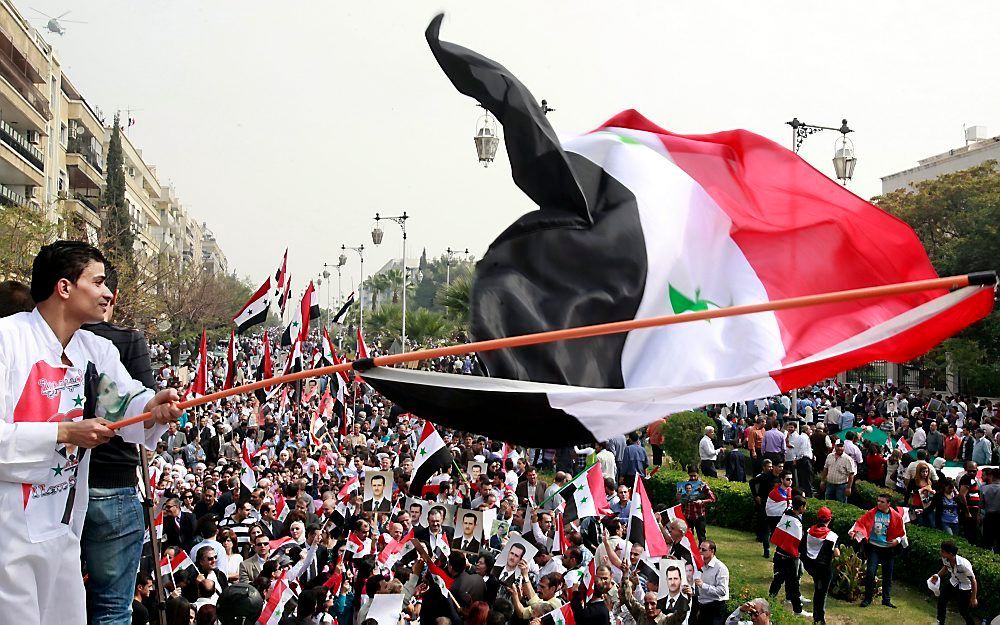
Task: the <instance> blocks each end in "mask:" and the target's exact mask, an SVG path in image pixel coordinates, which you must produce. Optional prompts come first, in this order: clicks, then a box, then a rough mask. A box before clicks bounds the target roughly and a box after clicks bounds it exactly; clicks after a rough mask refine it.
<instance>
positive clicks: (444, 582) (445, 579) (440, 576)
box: [427, 562, 455, 597]
mask: <svg viewBox="0 0 1000 625" xmlns="http://www.w3.org/2000/svg"><path fill="white" fill-rule="evenodd" d="M427 570H428V571H429V572H430V574H431V579H432V580H434V583H435V584H437V586H438V588H440V589H441V594H443V595H444V596H445V597H447V596H448V595H449V594H450V593H451V590H450V589H451V585H452V584H454V583H455V580H454V579H452V578H451V577H450V576H449V575H448V574H447V573H446V572H445V570H444V569H442V568H441V567H440V566H438V565H437V564H434V563H433V562H428V563H427Z"/></svg>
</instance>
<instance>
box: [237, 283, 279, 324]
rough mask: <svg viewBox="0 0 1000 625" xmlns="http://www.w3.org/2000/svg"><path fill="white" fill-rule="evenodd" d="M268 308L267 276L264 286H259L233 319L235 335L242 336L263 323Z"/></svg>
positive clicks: (269, 288)
mask: <svg viewBox="0 0 1000 625" xmlns="http://www.w3.org/2000/svg"><path fill="white" fill-rule="evenodd" d="M270 306H271V277H270V276H268V278H267V280H265V281H264V284H262V285H260V288H259V289H257V292H256V293H254V294H253V295H251V296H250V299H249V300H247V303H246V304H244V305H243V308H241V309H240V311H239V312H238V313H236V315H235V316H234V317H233V323H235V324H236V334H243V333H244V332H246V331H247V330H248V329H250V328H252V327H253V326H255V325H257V324H260V323H264V321H265V320H266V319H267V311H268V309H269V308H270Z"/></svg>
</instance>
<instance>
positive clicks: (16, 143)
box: [0, 119, 45, 172]
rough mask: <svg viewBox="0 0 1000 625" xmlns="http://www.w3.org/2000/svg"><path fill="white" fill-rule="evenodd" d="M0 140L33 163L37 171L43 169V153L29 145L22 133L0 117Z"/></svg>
mask: <svg viewBox="0 0 1000 625" xmlns="http://www.w3.org/2000/svg"><path fill="white" fill-rule="evenodd" d="M0 141H3V142H4V143H6V144H7V146H8V147H10V148H11V149H12V150H14V151H15V152H17V153H18V154H20V155H21V156H22V157H24V160H26V161H28V162H29V163H31V164H32V165H34V166H35V168H36V169H38V171H39V172H42V171H43V170H44V169H45V155H44V154H42V151H41V150H39V149H38V148H36V147H35V146H33V145H31V143H29V142H28V140H27V139H25V138H24V135H22V134H21V133H19V132H18V131H16V130H14V127H13V126H11V125H10V124H8V123H7V122H5V121H4V120H2V119H0Z"/></svg>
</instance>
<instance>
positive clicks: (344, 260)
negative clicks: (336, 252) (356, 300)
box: [323, 253, 347, 306]
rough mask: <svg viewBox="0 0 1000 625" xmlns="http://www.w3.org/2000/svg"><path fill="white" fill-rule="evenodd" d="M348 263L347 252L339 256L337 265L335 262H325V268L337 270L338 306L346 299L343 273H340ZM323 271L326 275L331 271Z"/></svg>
mask: <svg viewBox="0 0 1000 625" xmlns="http://www.w3.org/2000/svg"><path fill="white" fill-rule="evenodd" d="M346 264H347V254H343V253H342V254H341V255H340V256H339V257H338V258H337V264H336V265H333V264H330V263H323V268H324V269H326V268H330V267H332V268H333V269H336V270H337V305H338V306H339V305H340V304H343V303H344V302H343V300H344V290H343V288H342V283H341V275H340V274H341V272H342V270H343V269H344V265H346ZM323 273H324V274H325V276H326V277H329V276H330V274H329V272H325V271H324V272H323Z"/></svg>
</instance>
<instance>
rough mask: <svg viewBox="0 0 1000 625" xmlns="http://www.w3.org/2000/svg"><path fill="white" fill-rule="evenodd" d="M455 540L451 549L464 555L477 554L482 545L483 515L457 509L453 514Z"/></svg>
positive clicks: (465, 509) (477, 512) (474, 511)
mask: <svg viewBox="0 0 1000 625" xmlns="http://www.w3.org/2000/svg"><path fill="white" fill-rule="evenodd" d="M455 521H456V523H455V528H456V531H455V540H453V541H452V543H451V545H452V548H454V549H457V550H459V551H463V552H465V553H479V549H480V548H481V547H482V545H483V513H482V512H480V511H479V510H469V509H468V508H459V509H458V511H457V512H456V514H455Z"/></svg>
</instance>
